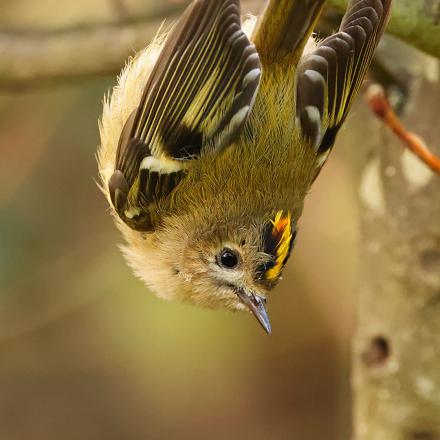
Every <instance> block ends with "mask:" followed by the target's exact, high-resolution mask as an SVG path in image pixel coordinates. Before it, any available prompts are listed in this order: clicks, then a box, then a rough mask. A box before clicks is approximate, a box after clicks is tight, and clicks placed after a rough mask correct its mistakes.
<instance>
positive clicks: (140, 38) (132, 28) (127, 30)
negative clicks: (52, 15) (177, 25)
mask: <svg viewBox="0 0 440 440" xmlns="http://www.w3.org/2000/svg"><path fill="white" fill-rule="evenodd" d="M171 21H172V19H170V21H169V22H170V23H171ZM161 23H162V20H161V19H156V20H152V21H149V20H145V21H137V22H131V23H130V22H128V23H118V24H117V25H108V24H104V25H91V26H84V27H81V28H72V29H63V30H59V31H54V32H41V31H34V32H25V33H24V32H2V33H0V54H1V56H0V89H22V88H28V87H34V86H37V85H38V86H40V85H42V84H45V83H47V82H52V81H58V80H70V79H74V78H81V77H85V76H95V75H108V74H114V73H116V72H118V71H120V70H121V67H122V65H123V63H124V61H125V60H126V59H127V58H128V57H129V56H131V55H133V54H134V53H135V51H136V50H139V49H140V48H142V47H144V46H145V45H146V43H148V42H149V41H151V40H152V38H153V37H154V36H155V34H156V33H157V30H158V29H159V27H160V25H161Z"/></svg>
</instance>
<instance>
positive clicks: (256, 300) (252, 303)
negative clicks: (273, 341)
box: [237, 289, 272, 335]
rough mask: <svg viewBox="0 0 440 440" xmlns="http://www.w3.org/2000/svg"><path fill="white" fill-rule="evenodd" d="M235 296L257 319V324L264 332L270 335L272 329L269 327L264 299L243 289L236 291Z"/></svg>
mask: <svg viewBox="0 0 440 440" xmlns="http://www.w3.org/2000/svg"><path fill="white" fill-rule="evenodd" d="M237 295H238V297H239V298H240V300H241V301H242V302H243V304H245V305H246V306H247V307H248V308H249V310H250V311H251V312H252V313H253V314H254V316H255V317H256V318H257V319H258V322H259V323H260V324H261V326H262V327H263V328H264V330H266V332H267V333H268V334H269V335H270V334H272V327H271V325H270V321H269V316H268V314H267V311H266V306H265V304H266V298H263V297H261V296H259V295H257V294H256V293H254V292H252V291H249V290H245V289H238V291H237Z"/></svg>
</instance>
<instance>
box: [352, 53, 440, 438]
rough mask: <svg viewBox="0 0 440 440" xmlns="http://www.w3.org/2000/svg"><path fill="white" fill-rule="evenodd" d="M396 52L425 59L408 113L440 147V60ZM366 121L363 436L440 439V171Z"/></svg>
mask: <svg viewBox="0 0 440 440" xmlns="http://www.w3.org/2000/svg"><path fill="white" fill-rule="evenodd" d="M393 53H394V54H396V55H395V56H396V58H399V59H400V63H401V64H402V66H405V68H407V67H408V66H412V68H417V72H415V71H413V72H410V76H412V80H411V81H410V98H409V102H408V103H407V105H406V107H405V111H404V114H403V115H402V118H403V121H404V123H405V124H406V126H407V127H408V128H409V129H410V130H411V131H413V132H415V133H417V134H419V135H420V136H421V137H422V138H423V139H424V141H425V142H426V143H427V145H428V146H429V147H430V149H431V150H432V151H433V152H435V153H437V154H440V81H439V72H440V64H439V61H438V60H434V59H432V58H429V57H427V56H424V55H421V54H417V53H415V51H414V50H410V49H408V48H401V47H400V45H399V46H398V47H397V48H396V46H394V49H393V50H392V51H390V59H388V60H387V61H390V63H387V65H394V60H393V59H392V58H393V55H392V54H393ZM398 62H399V60H397V59H396V63H398ZM358 116H359V115H358ZM365 116H366V115H365ZM355 119H356V117H355ZM358 123H359V124H361V126H358V130H357V133H358V134H356V136H358V139H357V141H358V144H359V145H361V146H362V150H363V151H362V152H361V151H357V152H356V153H355V155H356V159H355V160H354V163H356V165H355V166H356V167H357V170H356V175H358V176H360V181H359V198H360V214H361V237H362V238H361V272H362V273H361V286H360V291H359V298H358V304H357V321H358V322H357V331H356V335H355V338H354V345H353V390H354V432H355V435H354V438H355V439H356V440H382V439H383V440H439V439H440V178H439V177H438V176H436V175H434V174H433V173H432V172H431V171H430V170H429V169H428V168H427V167H426V166H425V165H424V164H422V163H421V162H420V161H419V159H417V158H416V157H414V156H413V155H412V154H411V153H410V152H409V151H405V150H404V148H403V147H402V144H401V143H400V141H399V140H398V139H396V138H395V137H394V136H393V134H392V133H391V132H390V131H389V130H388V129H387V128H385V127H383V126H382V124H381V123H380V122H379V121H375V120H373V119H372V118H369V117H368V116H366V117H364V118H358ZM366 133H368V139H367V140H366V139H365V134H366ZM361 134H362V135H363V136H364V137H363V138H361V137H360V136H361ZM365 144H367V145H368V146H367V148H366V150H367V151H365V150H364V146H365ZM358 150H361V148H359V149H358Z"/></svg>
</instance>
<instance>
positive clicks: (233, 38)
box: [109, 0, 261, 230]
mask: <svg viewBox="0 0 440 440" xmlns="http://www.w3.org/2000/svg"><path fill="white" fill-rule="evenodd" d="M260 76H261V68H260V62H259V57H258V54H257V52H256V49H255V47H254V45H252V44H251V43H250V42H249V40H248V38H247V37H246V35H245V34H244V32H243V31H242V29H241V23H240V2H239V0H196V1H194V2H193V3H192V4H191V5H190V6H189V7H188V9H187V10H186V12H185V13H184V15H183V16H182V17H181V19H180V20H179V22H178V23H177V24H176V26H175V27H174V29H173V31H172V32H171V34H170V36H169V37H168V39H167V41H166V43H165V45H164V47H163V49H162V52H161V54H160V56H159V59H158V61H157V63H156V65H155V67H154V69H153V71H152V73H151V76H150V77H149V79H148V82H147V84H146V86H145V89H144V93H143V96H142V99H141V102H140V103H139V107H138V108H137V109H136V110H135V111H134V112H133V113H132V115H131V116H130V118H129V119H128V121H127V123H126V125H125V128H124V130H123V132H122V134H121V138H120V141H119V146H118V150H117V157H116V167H115V173H114V174H113V176H112V178H111V179H110V181H109V190H110V195H111V198H112V201H113V204H114V206H115V208H116V211H117V212H118V214H119V215H120V217H121V218H122V219H123V220H124V221H125V222H126V223H127V224H129V226H131V227H132V228H134V229H138V230H145V229H149V228H150V227H151V224H149V223H150V221H151V218H150V215H149V213H148V211H149V210H151V207H152V205H154V204H155V203H156V202H158V201H159V200H161V199H163V198H164V197H166V196H168V195H169V194H170V193H171V192H172V190H173V189H174V188H175V187H176V186H177V185H178V183H179V182H180V180H181V179H182V178H183V177H184V175H185V170H186V169H188V167H190V166H191V164H192V163H194V161H195V160H197V159H198V158H199V157H200V155H201V154H204V153H216V152H218V151H220V150H221V149H223V148H225V147H227V146H229V145H231V144H233V143H234V141H236V140H237V138H238V137H239V135H240V134H241V131H242V128H243V126H244V124H245V122H246V119H247V116H248V114H249V112H250V110H251V108H252V106H253V102H254V98H255V95H256V93H257V89H258V85H259V82H260Z"/></svg>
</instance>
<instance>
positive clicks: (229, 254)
mask: <svg viewBox="0 0 440 440" xmlns="http://www.w3.org/2000/svg"><path fill="white" fill-rule="evenodd" d="M217 264H218V265H219V266H222V267H224V268H226V269H234V267H236V266H237V264H238V255H237V254H236V252H234V251H231V249H223V250H222V251H221V252H220V254H219V256H218V258H217Z"/></svg>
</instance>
